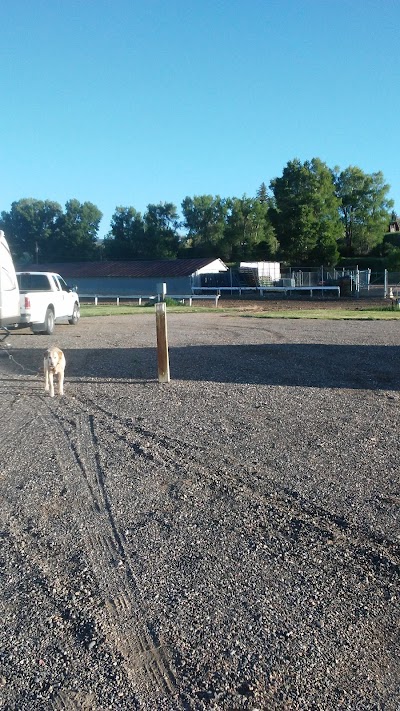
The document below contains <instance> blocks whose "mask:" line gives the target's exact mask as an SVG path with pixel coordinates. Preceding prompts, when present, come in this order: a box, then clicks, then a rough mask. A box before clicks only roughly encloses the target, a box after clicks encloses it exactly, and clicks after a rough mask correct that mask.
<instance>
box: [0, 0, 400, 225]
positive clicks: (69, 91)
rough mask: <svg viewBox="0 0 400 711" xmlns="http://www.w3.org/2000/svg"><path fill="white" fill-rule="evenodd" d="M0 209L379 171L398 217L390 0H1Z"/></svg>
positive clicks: (399, 116)
mask: <svg viewBox="0 0 400 711" xmlns="http://www.w3.org/2000/svg"><path fill="white" fill-rule="evenodd" d="M0 27H1V43H0V57H1V66H0V90H1V99H2V100H1V113H0V126H1V143H0V160H1V166H0V167H1V192H0V211H3V210H6V211H9V210H10V208H11V203H12V202H13V201H15V200H19V199H21V198H25V197H33V198H37V199H42V200H45V199H48V200H55V201H57V202H59V203H60V204H61V205H62V206H63V207H64V205H65V202H66V201H67V200H68V199H70V198H77V199H78V200H80V201H81V202H84V201H86V200H88V201H90V202H93V203H95V204H96V205H97V206H98V208H99V209H100V210H101V211H102V212H103V215H104V217H103V220H102V223H101V229H100V236H102V235H104V234H105V233H106V232H107V231H108V230H109V226H110V220H111V216H112V214H113V212H114V210H115V208H116V206H119V205H123V206H133V207H135V208H136V209H137V210H140V211H141V212H144V211H145V209H146V206H147V205H148V204H149V203H158V202H164V201H166V202H173V203H174V204H175V205H176V206H177V208H178V211H179V213H180V206H181V202H182V200H183V199H184V198H185V197H186V196H187V195H189V196H191V197H193V196H194V195H201V194H212V195H221V196H222V197H233V196H236V197H240V196H242V195H243V194H247V195H249V196H250V195H254V194H255V193H256V190H257V188H258V187H259V185H260V184H261V183H262V182H265V183H266V184H267V185H268V184H269V182H270V180H271V179H273V178H275V177H276V176H279V175H281V174H282V171H283V169H284V167H285V165H286V163H287V162H288V161H289V160H292V159H293V158H299V159H300V160H302V161H303V160H309V159H311V158H314V157H318V158H321V160H323V161H325V162H326V163H327V164H328V166H329V167H331V168H333V167H334V166H339V167H340V168H346V167H348V166H349V165H357V166H359V167H360V168H361V169H362V170H364V171H365V172H367V173H371V172H375V171H378V170H381V171H382V172H383V174H384V177H385V179H386V181H387V182H388V183H389V184H390V186H391V191H390V197H392V198H393V199H394V201H395V209H397V210H398V211H399V212H400V155H399V124H400V91H399V86H400V81H399V79H400V58H399V57H400V52H399V30H400V2H399V0H264V2H262V1H261V0H201V1H198V0H195V1H194V2H190V0H186V1H185V2H184V1H183V0H168V1H166V0H147V1H145V0H142V1H141V2H138V1H136V0H35V1H34V2H32V0H13V2H12V3H11V2H10V0H0Z"/></svg>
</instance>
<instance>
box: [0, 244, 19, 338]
mask: <svg viewBox="0 0 400 711" xmlns="http://www.w3.org/2000/svg"><path fill="white" fill-rule="evenodd" d="M19 317H20V309H19V288H18V282H17V277H16V275H15V269H14V263H13V260H12V256H11V252H10V248H9V246H8V244H7V240H6V238H5V237H4V232H3V230H0V326H7V324H11V323H18V321H19Z"/></svg>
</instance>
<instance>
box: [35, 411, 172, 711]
mask: <svg viewBox="0 0 400 711" xmlns="http://www.w3.org/2000/svg"><path fill="white" fill-rule="evenodd" d="M69 410H70V411H69ZM66 414H68V418H66V417H65V415H66ZM46 419H48V418H46ZM51 422H52V435H51V436H52V438H53V440H54V445H55V454H56V456H57V459H58V466H59V468H60V471H61V472H62V476H63V477H64V479H66V480H67V481H68V480H69V481H70V480H71V471H72V472H74V473H75V474H76V475H78V478H80V479H81V481H83V482H84V486H81V487H80V488H79V491H78V492H77V493H78V495H77V496H76V499H75V503H76V506H77V507H78V509H79V523H80V524H81V525H83V526H84V529H85V540H84V543H85V546H86V549H87V553H88V556H89V559H90V562H91V566H92V569H93V571H94V573H95V575H96V578H97V580H98V582H99V585H100V588H102V589H103V592H104V593H105V596H106V608H107V612H108V617H109V621H110V625H109V629H107V630H104V633H105V635H106V638H107V639H108V640H109V641H110V639H111V640H112V643H113V646H114V648H115V649H117V650H118V651H119V653H120V654H121V655H122V657H123V659H124V667H125V671H126V673H127V675H128V678H129V679H130V680H131V681H132V683H135V684H137V683H138V681H139V678H140V682H141V683H139V687H140V686H143V687H144V689H145V695H146V699H147V700H148V702H150V700H151V699H152V698H153V697H154V698H155V699H156V698H157V697H158V696H159V695H160V694H162V695H165V694H167V695H168V696H171V697H172V696H174V697H176V694H177V680H176V676H175V672H174V671H173V670H172V668H171V666H170V664H169V662H168V660H167V656H166V654H165V652H164V650H163V647H162V645H161V643H160V641H159V640H158V639H157V637H156V636H155V634H154V633H153V632H152V630H151V628H150V626H149V625H148V624H147V623H146V621H145V615H144V613H143V611H142V608H141V603H140V595H141V594H140V585H139V583H138V581H137V579H136V577H135V574H134V571H133V566H132V563H131V560H130V557H129V555H128V553H127V551H126V549H125V545H124V540H123V535H122V534H121V532H120V531H119V528H118V525H117V523H116V520H115V518H114V516H113V512H112V506H111V502H110V500H109V496H108V493H107V489H106V486H105V480H104V472H103V469H102V466H101V462H100V459H99V454H98V443H97V438H96V434H95V423H94V418H93V417H92V416H90V415H87V414H86V413H84V412H78V413H77V411H76V409H74V408H71V407H68V404H67V403H65V407H64V409H63V411H56V410H54V411H53V410H52V414H51ZM55 423H56V424H57V425H58V426H57V427H54V424H55ZM67 424H68V425H69V426H71V425H72V426H73V427H75V435H74V438H71V436H70V433H69V432H68V427H67ZM155 702H156V701H155ZM180 707H181V706H180V704H179V705H177V706H175V708H180Z"/></svg>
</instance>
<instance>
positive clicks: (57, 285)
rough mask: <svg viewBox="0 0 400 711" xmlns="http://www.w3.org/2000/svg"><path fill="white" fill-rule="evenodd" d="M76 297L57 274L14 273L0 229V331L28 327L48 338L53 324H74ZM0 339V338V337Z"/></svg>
mask: <svg viewBox="0 0 400 711" xmlns="http://www.w3.org/2000/svg"><path fill="white" fill-rule="evenodd" d="M79 317H80V308H79V297H78V294H77V293H76V292H75V291H73V289H70V288H69V287H68V286H67V284H66V283H65V281H64V279H63V278H62V277H61V276H60V275H59V274H53V273H52V272H18V273H16V272H15V268H14V262H13V259H12V256H11V252H10V248H9V246H8V244H7V240H6V238H5V236H4V232H3V231H2V230H0V330H2V331H3V332H5V335H4V333H3V336H2V338H3V339H4V338H5V337H6V335H7V333H8V329H12V328H26V327H27V326H30V327H31V328H32V330H33V332H34V333H46V334H48V335H50V334H51V333H53V331H54V324H55V323H56V322H57V321H68V322H69V323H71V324H76V323H78V321H79ZM0 340H1V338H0Z"/></svg>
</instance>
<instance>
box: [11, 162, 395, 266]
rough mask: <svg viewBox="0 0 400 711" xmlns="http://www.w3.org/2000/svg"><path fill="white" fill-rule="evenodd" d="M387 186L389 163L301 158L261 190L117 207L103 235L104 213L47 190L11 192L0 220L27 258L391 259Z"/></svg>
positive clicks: (19, 252) (329, 262)
mask: <svg viewBox="0 0 400 711" xmlns="http://www.w3.org/2000/svg"><path fill="white" fill-rule="evenodd" d="M389 189H390V187H389V185H387V184H386V183H385V181H384V177H383V174H382V173H381V172H377V173H372V174H367V173H364V172H363V171H362V170H361V169H360V168H358V167H355V166H350V167H348V168H346V169H345V170H340V169H339V168H334V169H330V168H329V167H328V166H327V165H326V164H325V163H324V162H323V161H321V160H320V159H319V158H313V159H312V160H310V161H304V162H301V161H300V160H298V159H294V160H292V161H289V162H288V163H287V165H286V166H285V168H284V170H283V172H282V175H281V176H280V177H277V178H274V179H273V180H271V182H270V184H269V187H267V186H266V184H265V183H262V184H261V185H260V187H259V188H258V190H257V191H256V194H255V196H254V197H247V196H246V195H244V196H243V197H241V198H237V197H232V198H222V197H220V196H218V195H217V196H212V195H199V196H194V197H185V198H184V200H183V201H182V204H181V210H182V215H181V217H180V216H179V215H178V212H177V208H176V206H175V205H174V204H173V203H169V202H161V203H158V204H149V205H148V206H147V209H146V211H145V212H144V214H141V213H140V212H138V211H137V210H136V209H135V208H134V207H132V206H129V207H116V209H115V212H114V214H113V216H112V219H111V225H110V230H109V232H108V234H107V235H106V237H105V238H104V239H102V240H99V235H98V233H99V226H100V221H101V218H102V213H101V212H100V210H99V209H98V208H97V207H96V205H94V204H93V203H90V202H84V203H80V202H79V201H78V200H75V199H73V200H69V201H68V202H67V203H66V205H65V209H64V210H63V209H62V207H61V206H60V205H59V204H58V203H56V202H52V201H49V200H35V199H32V198H29V199H26V198H25V199H22V200H19V201H17V202H13V203H12V205H11V210H10V211H9V212H5V211H4V212H2V213H1V219H0V229H3V230H4V232H5V233H6V235H7V238H8V240H9V242H10V245H11V248H12V250H13V253H14V255H15V257H16V258H17V259H18V260H20V261H21V260H25V261H42V262H57V261H61V262H62V261H94V260H99V259H175V258H177V257H182V258H184V257H200V256H201V257H220V258H221V259H223V260H224V261H226V262H237V261H240V260H257V261H261V260H266V261H271V260H272V261H283V262H286V263H288V264H292V265H294V264H296V265H298V266H301V265H304V266H306V265H309V266H313V265H321V264H324V265H326V266H332V265H335V264H337V262H338V261H339V259H340V257H357V256H365V255H371V254H374V255H379V256H383V255H384V254H385V250H386V252H387V253H388V254H389V253H390V255H389V256H390V257H391V258H392V260H393V256H395V257H396V256H397V258H399V259H400V245H399V246H397V247H396V246H393V245H390V244H386V242H385V234H386V233H387V232H388V225H389V222H390V221H391V219H394V213H393V211H392V208H393V201H392V200H390V199H389V198H388V193H389Z"/></svg>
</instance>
